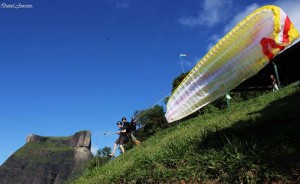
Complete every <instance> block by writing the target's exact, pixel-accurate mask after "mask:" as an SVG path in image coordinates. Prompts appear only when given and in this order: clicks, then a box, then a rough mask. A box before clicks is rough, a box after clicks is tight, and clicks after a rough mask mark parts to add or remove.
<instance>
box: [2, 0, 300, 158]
mask: <svg viewBox="0 0 300 184" xmlns="http://www.w3.org/2000/svg"><path fill="white" fill-rule="evenodd" d="M11 4H15V6H14V7H17V5H19V4H22V5H26V6H27V7H32V8H6V7H8V5H11ZM265 4H276V5H279V6H281V7H282V8H283V9H284V10H285V11H286V12H287V14H288V15H289V16H290V18H291V20H292V22H293V23H294V24H295V25H296V27H297V28H298V29H299V28H300V15H299V13H298V9H299V7H300V1H299V0H277V1H270V0H266V1H261V0H256V1H255V0H247V1H245V0H227V1H223V0H203V1H200V0H185V1H182V0H88V1H87V0H42V1H41V0H31V1H30V0H28V1H22V0H20V1H17V0H1V1H0V24H1V25H0V35H1V40H0V89H1V90H0V127H1V134H0V140H1V141H0V148H1V149H0V164H2V163H3V162H4V161H5V160H6V159H7V158H8V157H9V156H10V155H11V154H12V153H14V152H15V151H16V150H17V149H19V148H20V147H21V146H23V145H24V144H25V140H26V136H27V135H28V134H31V133H33V134H38V135H44V136H69V135H72V134H74V133H75V132H77V131H80V130H91V132H92V149H93V151H94V150H96V149H98V148H103V147H104V146H111V147H112V146H113V142H114V141H115V139H116V138H117V137H116V136H114V135H112V136H104V135H103V133H104V132H106V131H115V130H116V129H117V126H116V122H117V121H118V120H120V119H121V117H123V116H125V117H127V118H128V119H129V118H130V117H131V116H132V115H133V113H134V111H135V110H141V109H145V108H149V107H151V106H152V105H154V104H155V103H156V102H158V101H159V100H160V99H162V98H164V97H165V96H166V95H167V94H169V93H170V91H171V85H172V80H173V79H174V78H175V77H176V76H178V75H179V74H180V73H181V72H182V68H181V64H180V58H179V54H180V53H186V54H188V56H187V57H185V58H184V61H183V63H184V69H185V71H186V70H190V69H191V68H192V67H193V66H194V65H195V64H196V63H197V62H198V61H199V60H200V59H201V58H202V57H203V56H204V55H205V54H206V52H207V51H208V50H209V48H211V47H212V46H213V45H214V44H215V43H216V42H217V41H218V40H219V39H221V38H222V37H223V36H224V35H225V34H226V33H227V32H228V31H230V29H231V28H232V27H233V26H234V25H236V24H237V23H238V22H239V21H240V20H241V19H242V18H244V17H245V16H246V15H247V14H249V13H250V12H252V11H253V10H254V9H255V8H258V7H260V6H262V5H265Z"/></svg>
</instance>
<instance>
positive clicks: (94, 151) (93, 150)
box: [91, 145, 99, 155]
mask: <svg viewBox="0 0 300 184" xmlns="http://www.w3.org/2000/svg"><path fill="white" fill-rule="evenodd" d="M98 150H99V147H98V146H97V145H92V146H91V152H92V153H93V155H96V154H97V151H98Z"/></svg>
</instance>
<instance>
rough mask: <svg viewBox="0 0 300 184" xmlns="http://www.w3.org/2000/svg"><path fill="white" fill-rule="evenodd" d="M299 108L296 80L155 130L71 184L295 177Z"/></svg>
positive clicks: (299, 164) (258, 180)
mask: <svg viewBox="0 0 300 184" xmlns="http://www.w3.org/2000/svg"><path fill="white" fill-rule="evenodd" d="M299 109H300V84H299V83H297V84H294V85H291V86H289V87H286V88H284V89H282V90H280V91H277V92H272V93H268V94H266V95H263V96H261V97H258V98H256V99H253V100H249V101H245V102H242V103H238V104H232V106H231V109H230V110H223V111H218V112H215V113H211V114H205V115H202V116H199V117H197V118H194V119H191V120H188V121H185V122H182V123H181V124H179V125H178V126H176V127H172V128H169V129H167V130H164V131H162V132H159V133H157V134H155V135H154V136H152V137H151V138H149V139H148V140H147V141H145V142H143V143H142V145H141V146H139V147H135V148H134V149H132V150H130V151H128V152H126V153H125V154H124V155H122V156H120V157H118V158H116V159H115V160H113V161H110V162H108V163H107V164H105V165H104V166H102V167H99V168H95V169H93V170H86V172H85V173H84V175H83V176H81V177H80V178H79V179H78V180H76V182H75V183H180V182H183V181H185V182H198V183H205V182H210V183H272V182H283V183H291V182H299V177H300V174H299V173H300V157H299V155H300V111H299ZM297 180H298V181H297Z"/></svg>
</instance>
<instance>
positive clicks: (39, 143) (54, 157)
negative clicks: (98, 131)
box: [0, 131, 91, 184]
mask: <svg viewBox="0 0 300 184" xmlns="http://www.w3.org/2000/svg"><path fill="white" fill-rule="evenodd" d="M90 149H91V132H90V131H80V132H77V133H75V134H74V135H73V136H70V137H44V136H39V135H34V134H31V135H28V136H27V139H26V144H25V145H24V146H23V147H21V148H20V149H19V150H17V151H16V152H15V153H14V154H13V155H12V156H10V157H9V158H8V159H7V160H6V161H5V162H4V164H3V165H2V166H1V167H0V183H1V184H15V183H16V184H19V183H20V184H27V183H28V184H40V183H43V184H60V183H63V182H65V181H66V180H68V179H70V178H72V177H75V176H76V175H78V174H80V173H81V172H82V171H83V169H84V166H85V164H86V163H87V161H88V160H90V158H91V151H90Z"/></svg>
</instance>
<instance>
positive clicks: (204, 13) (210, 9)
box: [178, 0, 231, 27]
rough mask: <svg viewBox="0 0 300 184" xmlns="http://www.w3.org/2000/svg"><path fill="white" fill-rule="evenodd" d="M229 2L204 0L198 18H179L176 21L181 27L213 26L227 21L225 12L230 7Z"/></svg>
mask: <svg viewBox="0 0 300 184" xmlns="http://www.w3.org/2000/svg"><path fill="white" fill-rule="evenodd" d="M230 4H231V0H229V1H224V0H204V4H202V8H201V9H200V10H199V11H198V16H196V17H195V16H194V17H193V16H190V17H181V18H180V19H179V20H178V21H179V23H180V24H182V25H186V26H190V27H194V26H198V25H207V26H214V25H216V24H218V23H220V22H223V21H225V20H226V19H227V16H225V15H226V12H227V11H226V10H228V9H227V7H230V6H229V5H230Z"/></svg>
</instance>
